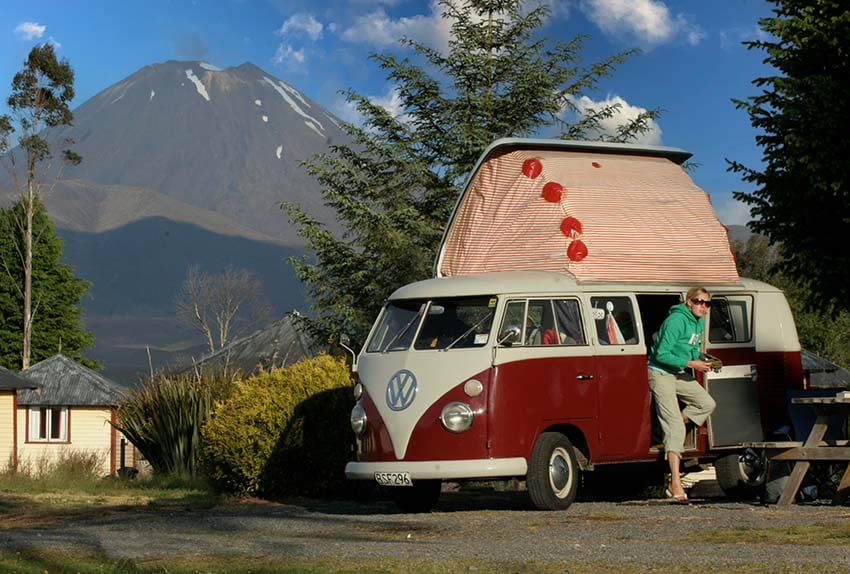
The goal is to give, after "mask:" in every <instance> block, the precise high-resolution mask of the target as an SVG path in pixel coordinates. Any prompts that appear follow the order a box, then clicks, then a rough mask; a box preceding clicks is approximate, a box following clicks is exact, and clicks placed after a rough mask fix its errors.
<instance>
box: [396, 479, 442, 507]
mask: <svg viewBox="0 0 850 574" xmlns="http://www.w3.org/2000/svg"><path fill="white" fill-rule="evenodd" d="M441 487H442V481H441V480H439V479H436V480H414V481H413V486H390V487H388V488H389V489H390V497H391V498H392V500H393V502H395V505H396V506H397V507H398V509H399V510H401V511H402V512H406V513H409V514H420V513H423V512H431V510H433V509H434V507H435V506H437V501H438V500H439V499H440V489H441Z"/></svg>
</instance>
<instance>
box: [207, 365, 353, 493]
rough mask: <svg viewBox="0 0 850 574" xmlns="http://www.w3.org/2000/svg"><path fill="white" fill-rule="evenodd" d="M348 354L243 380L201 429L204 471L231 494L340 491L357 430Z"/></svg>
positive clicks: (262, 373) (263, 373)
mask: <svg viewBox="0 0 850 574" xmlns="http://www.w3.org/2000/svg"><path fill="white" fill-rule="evenodd" d="M351 386H352V381H351V376H350V373H349V368H348V366H347V365H346V363H345V361H343V360H342V359H337V358H333V357H330V356H328V355H319V356H318V357H315V358H312V359H305V360H302V361H299V362H298V363H295V364H294V365H291V366H288V367H283V368H280V369H274V370H272V371H269V372H261V373H260V374H258V375H255V376H253V377H250V378H247V379H245V380H242V381H239V382H237V384H236V388H235V389H234V390H233V393H232V394H231V396H230V397H229V398H228V399H227V400H226V401H224V402H223V403H221V404H220V405H218V407H217V409H216V414H215V416H214V417H213V418H211V419H210V420H209V422H208V423H207V424H206V425H205V426H204V428H203V450H202V452H203V455H202V458H203V461H204V464H205V469H206V472H207V476H208V477H209V478H210V479H211V480H212V481H213V482H214V483H215V484H216V485H218V486H219V487H220V488H222V489H223V490H225V491H227V492H230V493H233V494H239V495H244V494H256V495H260V496H265V497H268V498H279V497H282V496H288V495H296V494H301V495H311V496H325V495H329V494H334V493H339V492H340V489H341V488H342V487H343V485H344V475H343V468H344V466H345V462H346V461H347V460H348V458H349V456H350V454H351V441H352V439H353V436H352V434H351V429H350V427H349V413H350V411H351V407H352V406H353V402H354V399H353V397H352V395H351Z"/></svg>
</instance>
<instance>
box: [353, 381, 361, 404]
mask: <svg viewBox="0 0 850 574" xmlns="http://www.w3.org/2000/svg"><path fill="white" fill-rule="evenodd" d="M362 396H363V384H362V383H357V384H356V385H354V400H355V401H359V400H360V397H362Z"/></svg>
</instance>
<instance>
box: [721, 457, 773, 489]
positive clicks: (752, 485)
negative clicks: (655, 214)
mask: <svg viewBox="0 0 850 574" xmlns="http://www.w3.org/2000/svg"><path fill="white" fill-rule="evenodd" d="M714 471H715V473H716V475H717V484H718V485H719V486H720V488H721V489H722V490H723V492H724V493H725V494H726V496H727V497H728V498H730V499H732V500H751V499H753V498H756V497H757V496H758V495H759V494H760V492H761V489H762V488H763V487H764V483H765V479H766V477H767V460H766V459H765V457H764V455H763V454H760V453H758V452H756V451H754V450H752V449H747V450H745V451H744V452H738V453H734V454H729V455H726V456H723V457H720V458H718V459H717V460H716V461H714Z"/></svg>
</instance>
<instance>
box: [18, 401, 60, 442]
mask: <svg viewBox="0 0 850 574" xmlns="http://www.w3.org/2000/svg"><path fill="white" fill-rule="evenodd" d="M28 440H29V441H30V442H68V408H67V407H30V409H29V437H28Z"/></svg>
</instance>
